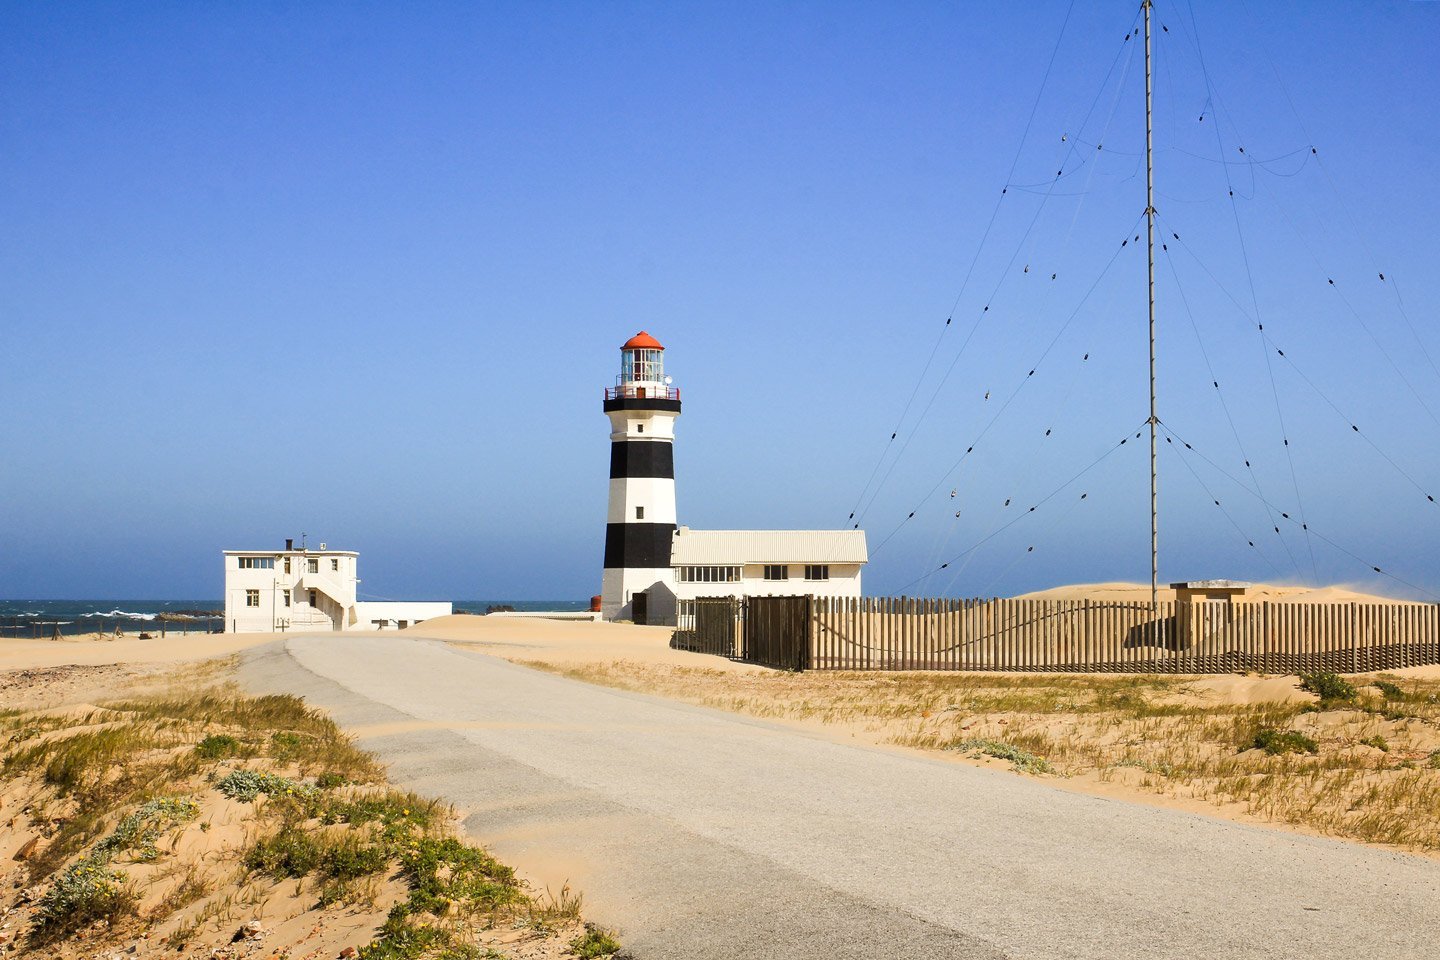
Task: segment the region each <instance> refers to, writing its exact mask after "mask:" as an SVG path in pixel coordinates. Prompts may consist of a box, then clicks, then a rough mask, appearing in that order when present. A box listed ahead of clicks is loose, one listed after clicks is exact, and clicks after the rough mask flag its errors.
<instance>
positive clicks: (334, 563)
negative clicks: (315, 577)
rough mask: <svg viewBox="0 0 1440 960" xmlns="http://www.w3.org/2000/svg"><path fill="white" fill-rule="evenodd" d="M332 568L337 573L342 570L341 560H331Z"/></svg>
mask: <svg viewBox="0 0 1440 960" xmlns="http://www.w3.org/2000/svg"><path fill="white" fill-rule="evenodd" d="M330 569H331V570H332V571H334V572H336V573H339V572H340V561H339V560H331V561H330Z"/></svg>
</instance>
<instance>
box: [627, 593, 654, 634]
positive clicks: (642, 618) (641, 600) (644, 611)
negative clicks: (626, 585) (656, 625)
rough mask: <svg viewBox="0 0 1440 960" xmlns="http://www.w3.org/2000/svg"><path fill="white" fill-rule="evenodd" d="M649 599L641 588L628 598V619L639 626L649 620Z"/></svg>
mask: <svg viewBox="0 0 1440 960" xmlns="http://www.w3.org/2000/svg"><path fill="white" fill-rule="evenodd" d="M649 599H650V598H649V597H648V596H646V595H645V592H644V591H643V590H642V591H641V592H639V593H637V594H635V595H634V596H633V597H631V598H630V619H631V620H633V621H635V623H637V624H639V625H641V626H644V625H645V624H647V623H649V622H650V604H649Z"/></svg>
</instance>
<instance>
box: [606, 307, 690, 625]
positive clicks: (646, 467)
mask: <svg viewBox="0 0 1440 960" xmlns="http://www.w3.org/2000/svg"><path fill="white" fill-rule="evenodd" d="M604 410H605V414H606V416H608V417H609V418H610V507H609V512H608V515H607V517H606V523H605V572H604V576H603V579H602V581H601V588H600V595H601V615H602V616H603V617H604V618H605V619H606V620H633V621H634V622H636V623H655V624H673V623H674V622H675V589H674V585H675V578H674V570H673V568H672V567H671V564H670V549H671V541H672V539H673V537H674V533H675V457H674V441H675V418H676V417H678V416H680V391H679V390H678V389H676V388H675V387H673V386H672V385H671V382H670V378H669V377H667V376H666V375H665V348H664V347H663V346H661V345H660V342H659V341H658V340H656V339H655V338H654V337H652V336H650V334H648V333H646V332H644V331H643V330H642V331H641V332H640V333H637V334H636V335H635V336H633V337H631V338H630V339H629V340H627V341H626V342H625V344H624V345H623V346H622V347H621V348H620V375H619V376H618V377H617V378H616V382H615V386H613V387H607V388H606V390H605V398H604Z"/></svg>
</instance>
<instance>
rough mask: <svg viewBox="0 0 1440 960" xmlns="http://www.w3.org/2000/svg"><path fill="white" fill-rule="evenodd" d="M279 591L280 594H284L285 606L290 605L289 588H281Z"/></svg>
mask: <svg viewBox="0 0 1440 960" xmlns="http://www.w3.org/2000/svg"><path fill="white" fill-rule="evenodd" d="M280 592H281V593H282V594H284V597H285V606H287V607H288V606H290V591H289V590H282V591H280Z"/></svg>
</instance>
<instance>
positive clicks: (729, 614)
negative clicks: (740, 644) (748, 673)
mask: <svg viewBox="0 0 1440 960" xmlns="http://www.w3.org/2000/svg"><path fill="white" fill-rule="evenodd" d="M676 620H677V624H676V629H675V633H674V634H672V635H671V639H670V646H672V647H674V648H675V649H676V650H690V651H692V652H694V653H710V654H714V655H715V656H718V657H734V656H735V646H736V644H735V639H736V628H737V627H738V626H739V623H740V601H739V600H737V599H736V598H735V597H699V598H697V599H694V600H679V601H677V602H676Z"/></svg>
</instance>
